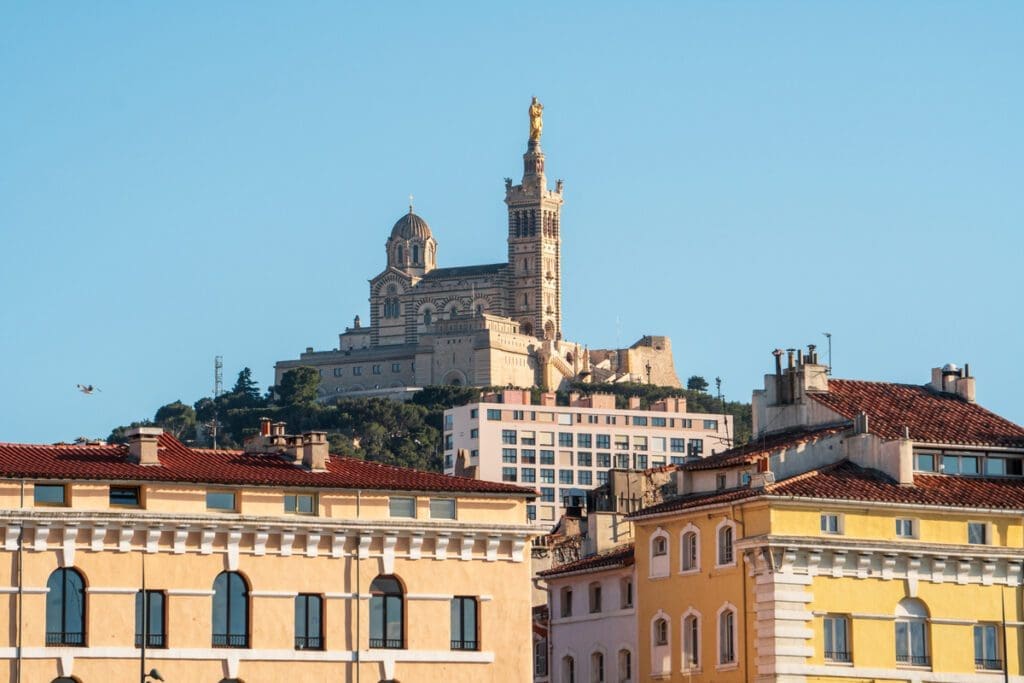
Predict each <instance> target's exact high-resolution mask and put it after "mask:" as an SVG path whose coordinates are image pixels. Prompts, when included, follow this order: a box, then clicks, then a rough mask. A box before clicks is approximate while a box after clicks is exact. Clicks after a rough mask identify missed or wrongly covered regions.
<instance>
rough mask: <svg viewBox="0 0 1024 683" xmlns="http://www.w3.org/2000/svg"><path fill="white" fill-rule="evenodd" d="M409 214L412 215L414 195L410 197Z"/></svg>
mask: <svg viewBox="0 0 1024 683" xmlns="http://www.w3.org/2000/svg"><path fill="white" fill-rule="evenodd" d="M409 213H412V194H410V195H409Z"/></svg>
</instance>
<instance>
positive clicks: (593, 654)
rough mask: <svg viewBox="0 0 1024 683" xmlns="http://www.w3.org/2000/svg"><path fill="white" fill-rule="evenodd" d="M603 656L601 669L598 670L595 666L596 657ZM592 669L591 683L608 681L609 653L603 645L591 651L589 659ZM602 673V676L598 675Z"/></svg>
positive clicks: (590, 673)
mask: <svg viewBox="0 0 1024 683" xmlns="http://www.w3.org/2000/svg"><path fill="white" fill-rule="evenodd" d="M599 655H600V657H601V670H600V672H599V671H597V670H596V669H595V667H594V658H595V657H597V656H599ZM587 664H588V666H589V669H590V671H589V672H588V673H589V675H590V683H606V681H607V680H608V655H607V654H606V653H605V651H604V648H603V647H596V648H594V649H593V650H591V651H590V659H589V660H588V661H587ZM598 673H600V676H599V675H598Z"/></svg>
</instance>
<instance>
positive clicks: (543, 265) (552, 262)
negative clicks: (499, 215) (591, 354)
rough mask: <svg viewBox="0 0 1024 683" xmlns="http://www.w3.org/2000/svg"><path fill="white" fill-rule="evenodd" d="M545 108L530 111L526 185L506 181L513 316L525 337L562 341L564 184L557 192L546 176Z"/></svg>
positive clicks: (535, 105) (534, 106)
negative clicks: (544, 145)
mask: <svg viewBox="0 0 1024 683" xmlns="http://www.w3.org/2000/svg"><path fill="white" fill-rule="evenodd" d="M543 110H544V107H543V105H541V103H540V102H538V101H537V98H536V97H534V98H533V102H532V103H531V105H530V139H529V142H528V143H527V148H526V154H524V155H523V180H522V183H520V184H519V185H513V184H512V179H511V178H506V179H505V204H506V205H507V206H508V264H509V289H508V297H509V299H508V309H507V310H508V316H509V317H510V318H512V319H514V320H518V321H519V322H520V324H521V326H522V327H521V331H522V332H523V334H531V335H534V336H535V337H539V338H541V339H561V338H562V236H561V212H562V181H561V180H559V181H558V182H557V183H556V184H555V189H554V190H549V189H548V187H547V179H546V178H545V176H544V152H543V150H541V147H540V135H541V129H542V127H543V122H542V118H541V115H542V113H543Z"/></svg>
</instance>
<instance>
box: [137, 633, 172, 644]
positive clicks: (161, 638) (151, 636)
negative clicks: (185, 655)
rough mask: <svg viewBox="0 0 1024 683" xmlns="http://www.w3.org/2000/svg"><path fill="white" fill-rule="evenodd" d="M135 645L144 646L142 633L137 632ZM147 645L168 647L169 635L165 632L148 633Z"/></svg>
mask: <svg viewBox="0 0 1024 683" xmlns="http://www.w3.org/2000/svg"><path fill="white" fill-rule="evenodd" d="M135 647H142V634H141V633H136V634H135ZM146 647H167V636H165V635H164V634H163V633H147V634H146Z"/></svg>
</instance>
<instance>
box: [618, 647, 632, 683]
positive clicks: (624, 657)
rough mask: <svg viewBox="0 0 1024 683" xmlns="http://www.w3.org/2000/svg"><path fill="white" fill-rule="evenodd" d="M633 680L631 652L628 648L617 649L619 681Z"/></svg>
mask: <svg viewBox="0 0 1024 683" xmlns="http://www.w3.org/2000/svg"><path fill="white" fill-rule="evenodd" d="M632 680H633V653H632V652H630V651H629V650H625V649H623V650H619V682H620V683H624V682H627V681H632Z"/></svg>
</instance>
